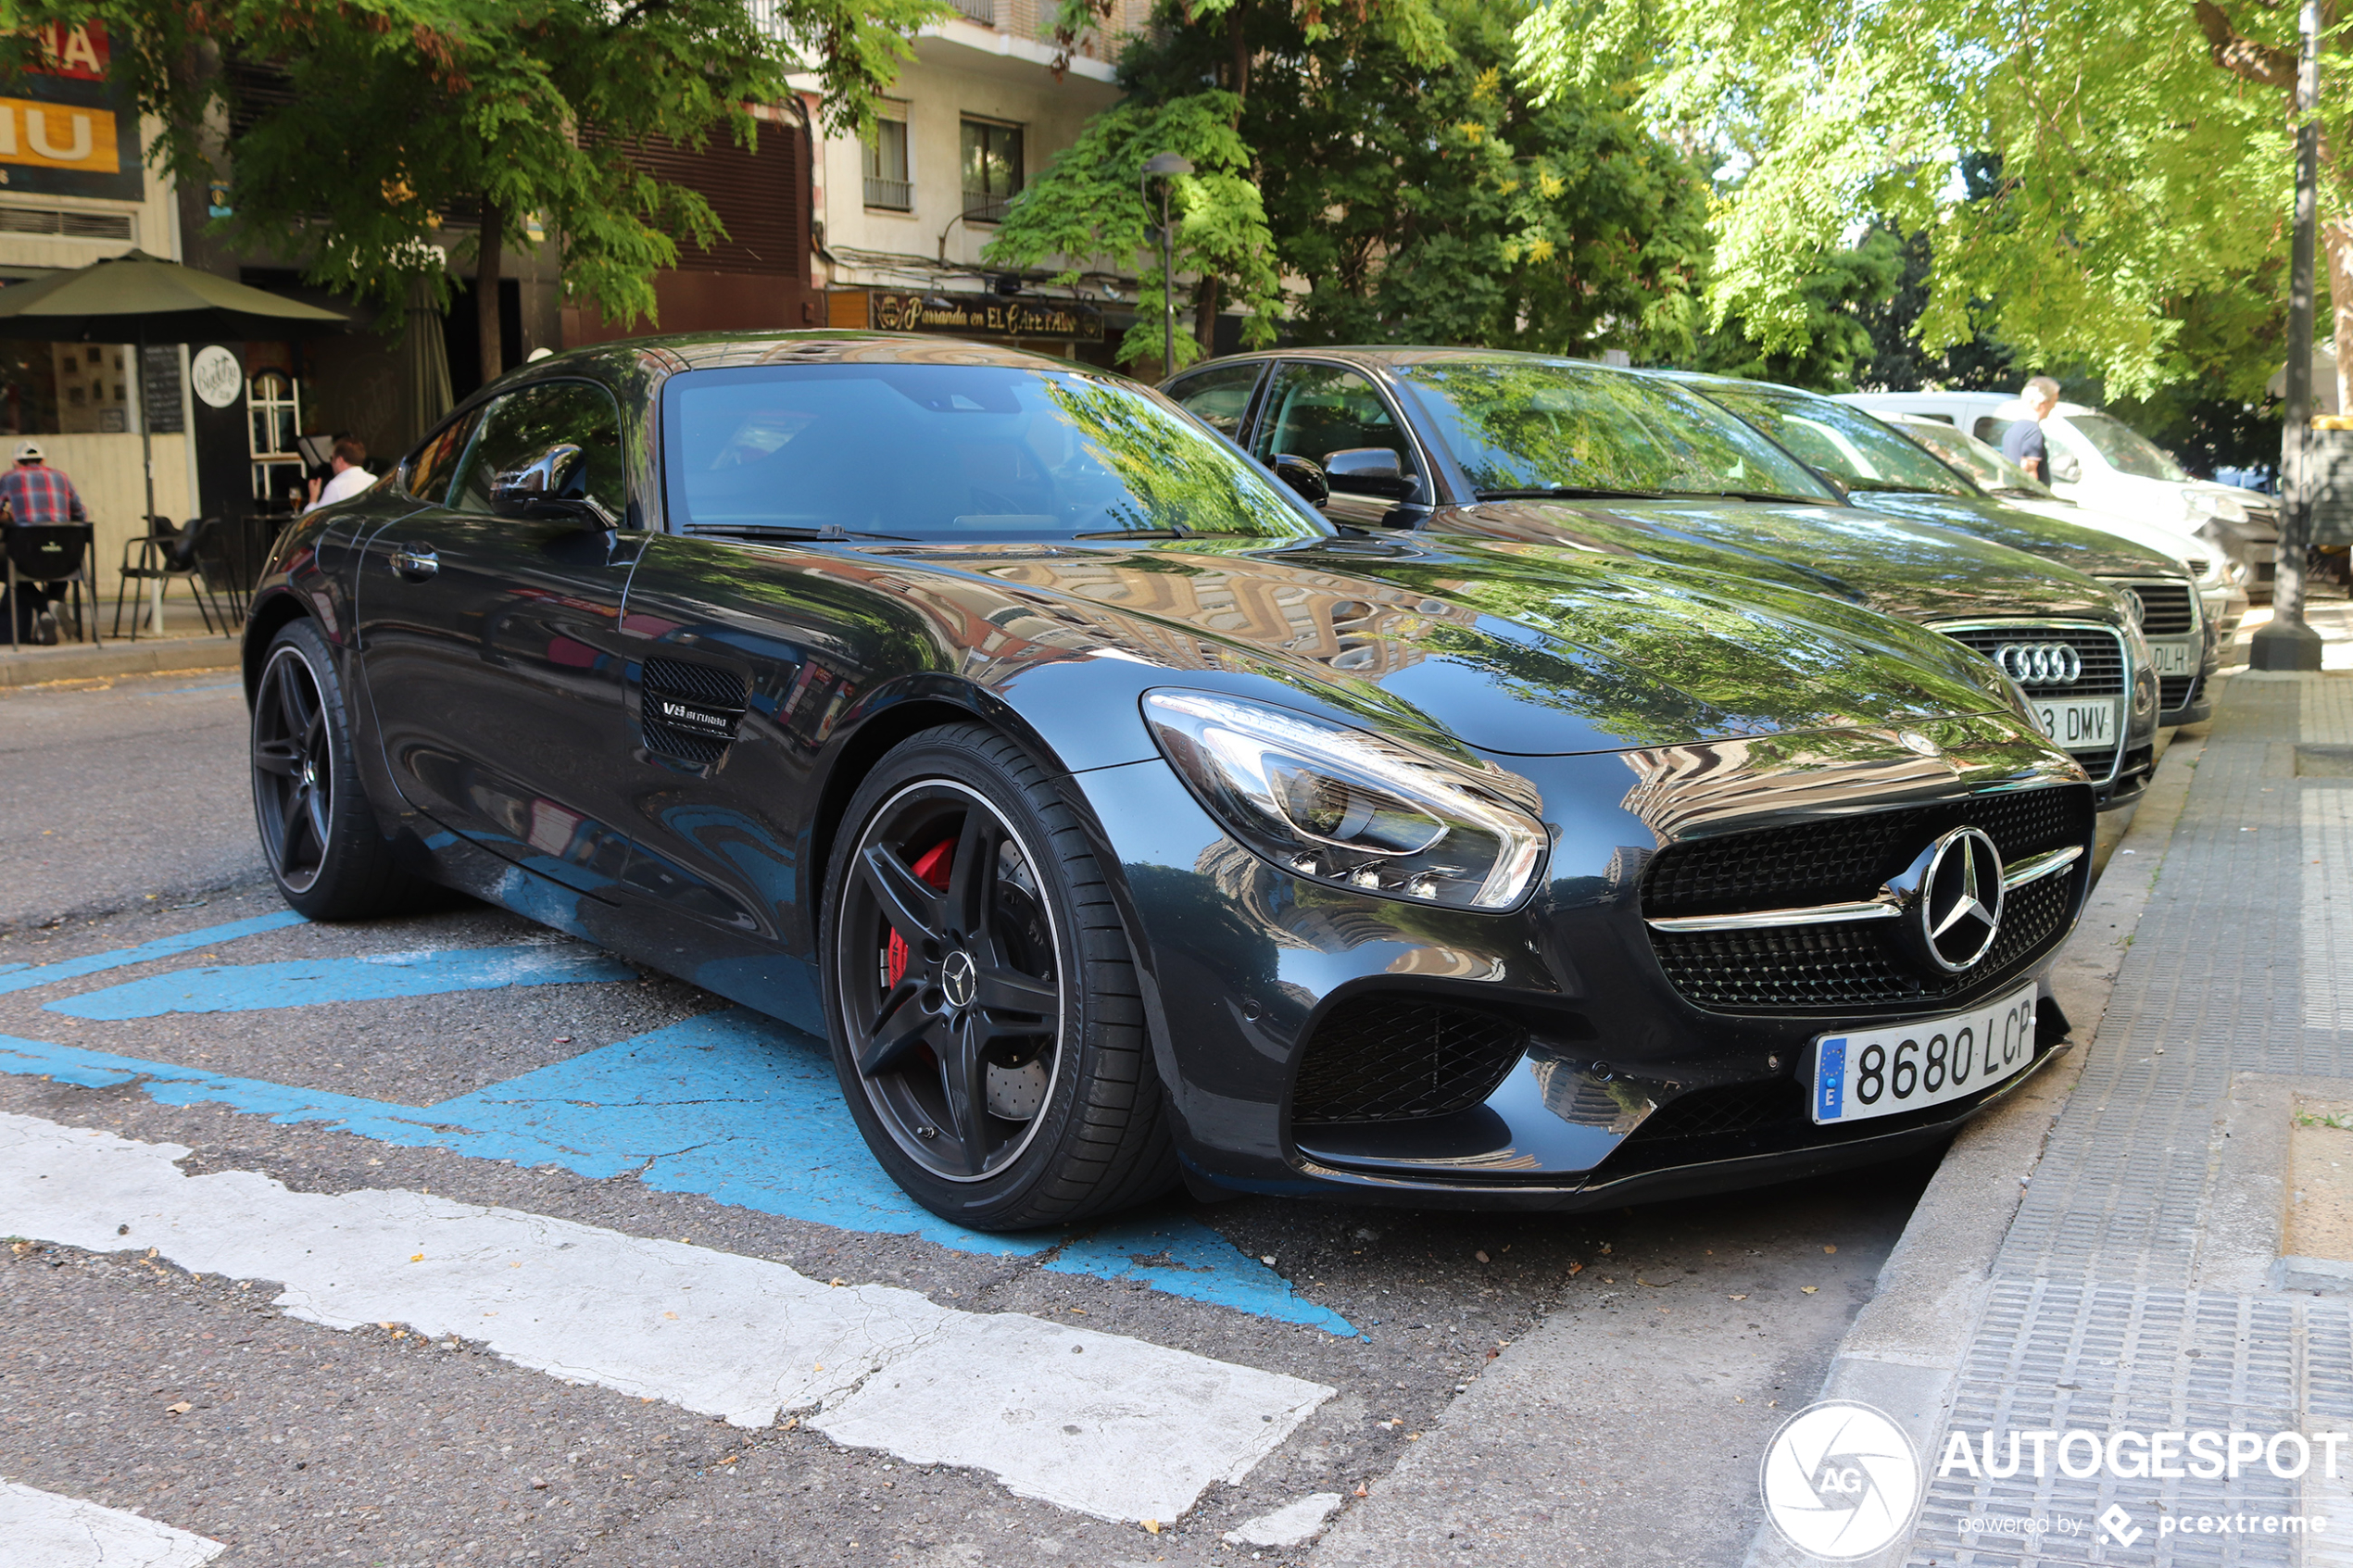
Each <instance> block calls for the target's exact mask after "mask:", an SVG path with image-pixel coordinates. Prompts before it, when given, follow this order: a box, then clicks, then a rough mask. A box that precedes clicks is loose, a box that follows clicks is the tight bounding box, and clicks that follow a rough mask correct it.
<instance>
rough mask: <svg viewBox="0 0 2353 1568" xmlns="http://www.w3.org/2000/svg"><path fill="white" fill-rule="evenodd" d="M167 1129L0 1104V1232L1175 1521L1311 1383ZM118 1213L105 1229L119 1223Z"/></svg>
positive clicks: (734, 1416)
mask: <svg viewBox="0 0 2353 1568" xmlns="http://www.w3.org/2000/svg"><path fill="white" fill-rule="evenodd" d="M188 1152H189V1150H188V1149H186V1148H183V1147H182V1146H180V1145H177V1144H148V1143H133V1142H131V1141H128V1140H126V1139H123V1138H119V1137H116V1136H115V1135H112V1134H110V1133H103V1132H89V1131H84V1130H82V1129H79V1128H72V1127H64V1126H59V1125H58V1124H57V1123H53V1122H45V1121H42V1120H40V1119H38V1118H35V1117H30V1116H17V1115H10V1114H5V1113H0V1233H6V1234H11V1235H16V1236H28V1237H33V1238H37V1239H41V1240H45V1241H54V1242H58V1243H62V1244H64V1245H66V1246H69V1247H79V1248H85V1249H88V1250H90V1251H94V1252H111V1251H120V1250H124V1249H135V1250H138V1251H142V1252H144V1251H145V1250H146V1249H147V1248H156V1249H157V1254H158V1256H160V1257H162V1258H165V1259H167V1260H169V1261H171V1262H173V1263H176V1264H178V1265H179V1266H180V1267H182V1268H183V1269H186V1270H188V1271H189V1272H191V1273H204V1274H225V1275H228V1276H231V1277H233V1278H236V1279H261V1280H272V1281H276V1282H278V1283H279V1284H281V1285H283V1287H284V1289H283V1293H282V1294H281V1295H280V1296H279V1297H278V1298H277V1304H278V1305H279V1306H280V1307H282V1308H283V1309H284V1310H285V1311H287V1313H288V1314H289V1315H291V1316H294V1317H298V1318H303V1319H306V1320H308V1321H309V1322H312V1323H324V1324H326V1325H327V1326H329V1327H332V1328H340V1329H349V1328H355V1327H358V1326H359V1325H360V1324H362V1323H404V1324H407V1325H409V1326H410V1327H412V1328H414V1329H416V1330H417V1331H418V1332H420V1333H422V1334H425V1335H428V1336H435V1337H438V1336H444V1335H457V1336H461V1337H463V1338H466V1339H471V1340H475V1341H478V1342H481V1343H483V1344H485V1345H487V1346H488V1347H489V1348H490V1349H492V1350H493V1351H495V1352H497V1354H498V1355H501V1356H503V1357H505V1358H506V1359H508V1360H510V1361H514V1362H516V1363H517V1364H519V1365H522V1366H526V1367H530V1368H532V1369H534V1370H535V1371H540V1372H546V1373H550V1374H554V1375H555V1376H557V1377H560V1378H562V1379H564V1380H566V1381H567V1382H573V1383H593V1384H598V1385H601V1386H605V1387H608V1388H614V1389H618V1390H620V1391H621V1392H623V1393H625V1394H634V1395H637V1396H640V1397H643V1398H650V1399H666V1400H668V1401H670V1402H672V1403H673V1404H677V1405H681V1406H683V1407H685V1408H686V1409H687V1410H691V1411H698V1412H700V1413H703V1414H708V1415H716V1416H722V1417H724V1418H725V1419H726V1420H727V1421H729V1422H731V1423H733V1424H736V1425H738V1426H764V1425H766V1424H769V1423H771V1422H773V1421H774V1420H775V1419H777V1417H778V1415H779V1414H780V1413H781V1412H783V1411H797V1410H810V1409H812V1408H813V1409H816V1410H818V1411H820V1413H819V1414H817V1415H815V1416H814V1417H812V1418H811V1419H810V1420H809V1422H808V1424H809V1425H810V1426H812V1428H814V1429H816V1430H817V1431H820V1432H823V1433H824V1434H826V1435H827V1436H830V1437H832V1438H833V1439H834V1440H835V1441H837V1442H839V1443H843V1444H847V1445H849V1446H851V1447H857V1448H878V1449H887V1450H889V1451H890V1452H892V1453H894V1454H898V1455H900V1456H901V1457H903V1458H905V1459H907V1460H908V1461H912V1462H916V1463H939V1464H955V1465H968V1466H971V1467H974V1468H975V1469H980V1470H986V1471H989V1472H991V1473H993V1474H996V1475H998V1476H999V1477H1000V1479H1002V1480H1003V1482H1004V1483H1005V1485H1006V1486H1007V1487H1009V1488H1010V1489H1011V1490H1013V1492H1015V1493H1017V1494H1019V1495H1020V1496H1023V1497H1030V1498H1037V1499H1042V1500H1044V1501H1047V1502H1051V1503H1055V1504H1057V1505H1059V1506H1061V1507H1063V1508H1071V1509H1076V1510H1078V1511H1080V1512H1086V1513H1091V1514H1094V1515H1096V1516H1098V1517H1100V1518H1105V1519H1120V1520H1141V1519H1159V1520H1174V1519H1176V1518H1177V1517H1179V1516H1180V1515H1181V1514H1183V1513H1184V1512H1185V1511H1186V1510H1187V1509H1189V1508H1190V1507H1191V1506H1192V1505H1193V1503H1194V1502H1195V1501H1196V1500H1198V1499H1199V1498H1200V1497H1201V1494H1202V1491H1203V1489H1205V1488H1206V1487H1207V1486H1209V1485H1210V1484H1211V1483H1212V1482H1215V1481H1227V1482H1238V1481H1239V1480H1240V1479H1241V1478H1242V1477H1243V1476H1244V1475H1245V1474H1248V1473H1249V1471H1250V1470H1251V1468H1252V1466H1254V1465H1255V1464H1257V1463H1258V1461H1260V1460H1262V1459H1264V1458H1265V1457H1266V1455H1267V1454H1269V1453H1271V1452H1273V1451H1274V1450H1275V1449H1277V1447H1279V1446H1280V1445H1281V1443H1282V1442H1283V1440H1284V1439H1285V1438H1286V1437H1288V1436H1290V1433H1291V1432H1292V1430H1293V1429H1294V1428H1296V1427H1297V1426H1298V1425H1299V1424H1300V1423H1301V1422H1302V1421H1303V1420H1305V1419H1306V1417H1307V1416H1308V1414H1309V1413H1310V1412H1312V1411H1314V1410H1315V1407H1316V1406H1318V1405H1320V1404H1322V1403H1323V1402H1324V1400H1326V1399H1329V1398H1330V1397H1331V1395H1332V1392H1333V1390H1331V1389H1330V1388H1327V1387H1325V1386H1323V1385H1321V1384H1315V1383H1308V1382H1304V1381H1302V1380H1301V1379H1299V1378H1295V1377H1286V1376H1283V1375H1281V1374H1277V1373H1268V1372H1261V1371H1258V1370H1257V1369H1255V1368H1252V1367H1245V1366H1238V1365H1235V1364H1233V1363H1231V1362H1227V1361H1214V1360H1212V1359H1211V1358H1209V1357H1206V1356H1199V1355H1195V1354H1193V1353H1191V1352H1190V1351H1186V1350H1173V1349H1169V1348H1165V1347H1164V1346H1159V1345H1153V1344H1151V1343H1149V1342H1147V1341H1144V1340H1140V1339H1130V1338H1125V1337H1122V1336H1117V1335H1109V1334H1098V1333H1095V1332H1093V1331H1091V1330H1087V1329H1078V1328H1068V1327H1064V1326H1063V1325H1062V1324H1060V1323H1046V1322H1043V1321H1041V1320H1039V1319H1036V1318H1031V1317H1027V1316H1025V1315H1022V1314H1019V1313H981V1312H964V1311H956V1310H954V1309H951V1308H946V1307H941V1306H938V1305H937V1304H935V1303H934V1302H932V1301H930V1300H928V1299H926V1298H924V1297H922V1296H919V1295H917V1294H916V1293H914V1292H913V1291H909V1290H900V1289H896V1288H893V1287H891V1286H879V1285H866V1286H856V1287H854V1288H853V1287H847V1286H845V1287H838V1288H837V1287H829V1286H824V1285H820V1284H818V1283H817V1282H816V1281H814V1280H812V1279H808V1278H806V1277H804V1276H803V1275H801V1274H799V1273H795V1272H794V1271H793V1270H791V1269H788V1268H786V1267H785V1266H784V1265H783V1264H781V1263H770V1262H764V1261H761V1260H759V1259H754V1258H744V1257H738V1256H736V1255H735V1254H733V1253H727V1252H719V1251H714V1250H711V1249H710V1248H700V1247H691V1246H687V1245H685V1244H683V1243H678V1242H667V1241H648V1240H646V1239H644V1238H642V1237H638V1236H624V1235H622V1234H621V1233H619V1232H617V1231H609V1230H600V1229H598V1228H597V1227H595V1226H591V1225H583V1224H576V1223H573V1222H571V1221H567V1220H554V1219H548V1218H546V1217H545V1216H542V1215H536V1214H526V1213H522V1212H521V1211H519V1210H512V1209H485V1208H480V1207H477V1206H475V1205H472V1204H464V1203H453V1202H450V1201H449V1200H447V1199H446V1198H431V1197H427V1196H425V1195H423V1194H420V1193H413V1192H404V1191H378V1190H363V1191H359V1192H348V1193H342V1194H335V1195H328V1194H321V1193H296V1192H289V1191H287V1190H286V1189H285V1188H284V1187H283V1186H282V1185H279V1184H278V1183H277V1182H274V1181H272V1180H271V1179H270V1178H269V1177H267V1176H264V1175H261V1174H259V1173H256V1172H250V1171H224V1172H220V1173H215V1174H212V1175H207V1176H189V1175H186V1174H183V1173H182V1172H181V1170H180V1169H179V1167H178V1165H177V1164H176V1163H175V1161H177V1160H180V1159H182V1158H183V1157H184V1156H186V1155H187V1154H188ZM125 1226H127V1227H128V1229H127V1230H125V1229H121V1228H120V1227H125Z"/></svg>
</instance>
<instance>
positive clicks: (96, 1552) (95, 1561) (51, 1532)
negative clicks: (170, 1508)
mask: <svg viewBox="0 0 2353 1568" xmlns="http://www.w3.org/2000/svg"><path fill="white" fill-rule="evenodd" d="M227 1550H228V1548H227V1547H225V1546H222V1545H221V1544H220V1542H219V1541H208V1540H207V1539H205V1538H204V1537H202V1536H192V1535H190V1534H189V1533H188V1532H187V1531H185V1530H175V1529H173V1528H172V1527H171V1526H170V1525H169V1524H157V1523H156V1522H155V1521H154V1520H152V1519H144V1518H142V1517H140V1516H139V1515H138V1514H135V1513H125V1512H122V1511H121V1510H120V1509H119V1508H100V1507H99V1506H98V1505H97V1504H96V1503H94V1502H83V1501H82V1500H81V1499H79V1498H61V1497H59V1496H57V1493H55V1492H42V1491H35V1490H34V1489H33V1488H32V1487H31V1486H18V1485H17V1484H16V1483H14V1482H12V1481H0V1568H199V1564H202V1563H206V1562H211V1561H212V1560H213V1559H214V1558H216V1557H218V1556H220V1554H221V1553H222V1552H224V1551H227Z"/></svg>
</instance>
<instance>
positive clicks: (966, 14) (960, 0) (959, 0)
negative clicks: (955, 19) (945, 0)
mask: <svg viewBox="0 0 2353 1568" xmlns="http://www.w3.org/2000/svg"><path fill="white" fill-rule="evenodd" d="M952 3H953V4H954V6H955V7H956V11H957V14H958V15H959V16H962V17H963V18H964V19H966V20H967V21H976V22H978V23H979V24H980V25H981V26H983V27H995V26H996V25H997V0H952Z"/></svg>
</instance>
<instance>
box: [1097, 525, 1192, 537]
mask: <svg viewBox="0 0 2353 1568" xmlns="http://www.w3.org/2000/svg"><path fill="white" fill-rule="evenodd" d="M1192 536H1193V531H1192V530H1191V529H1189V528H1188V527H1186V526H1185V525H1184V524H1183V523H1181V522H1178V523H1171V524H1170V525H1169V526H1168V527H1166V528H1106V529H1104V530H1102V531H1101V532H1100V533H1074V534H1072V535H1071V537H1072V538H1074V539H1189V538H1191V537H1192Z"/></svg>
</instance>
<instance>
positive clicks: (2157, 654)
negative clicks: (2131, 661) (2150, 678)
mask: <svg viewBox="0 0 2353 1568" xmlns="http://www.w3.org/2000/svg"><path fill="white" fill-rule="evenodd" d="M2149 668H2151V669H2152V670H2155V671H2157V672H2158V674H2160V675H2186V674H2188V673H2189V672H2190V645H2189V644H2187V643H2151V644H2150V645H2149Z"/></svg>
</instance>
